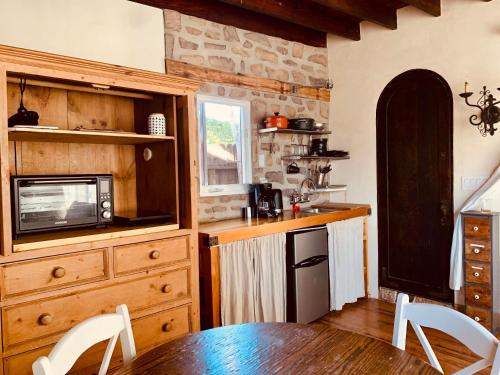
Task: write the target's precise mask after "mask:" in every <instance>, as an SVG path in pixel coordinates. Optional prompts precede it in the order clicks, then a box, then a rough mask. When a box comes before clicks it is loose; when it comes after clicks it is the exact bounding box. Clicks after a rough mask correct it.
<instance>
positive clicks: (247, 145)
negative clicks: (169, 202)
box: [196, 94, 252, 197]
mask: <svg viewBox="0 0 500 375" xmlns="http://www.w3.org/2000/svg"><path fill="white" fill-rule="evenodd" d="M205 103H214V104H226V105H233V106H239V107H241V116H240V138H241V140H240V143H241V155H239V156H240V158H241V174H242V178H243V182H242V183H241V184H225V185H206V184H205V183H206V180H207V171H208V170H207V165H206V161H207V147H206V139H207V138H206V124H205V114H204V108H205V107H204V104H205ZM196 108H197V126H198V133H199V137H200V138H199V142H198V160H199V163H198V164H199V173H200V179H199V181H200V196H201V197H211V196H220V195H237V194H246V193H248V191H249V185H250V183H251V182H252V134H251V123H250V102H249V101H246V100H237V99H228V98H224V97H218V96H210V95H202V94H198V95H196Z"/></svg>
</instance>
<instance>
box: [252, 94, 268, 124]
mask: <svg viewBox="0 0 500 375" xmlns="http://www.w3.org/2000/svg"><path fill="white" fill-rule="evenodd" d="M250 107H251V110H250V117H251V122H252V124H258V125H259V126H260V125H261V124H263V122H264V119H265V118H266V116H267V104H266V102H265V101H264V100H262V99H253V100H252V101H251V102H250Z"/></svg>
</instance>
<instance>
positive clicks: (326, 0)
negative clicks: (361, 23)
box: [313, 0, 398, 30]
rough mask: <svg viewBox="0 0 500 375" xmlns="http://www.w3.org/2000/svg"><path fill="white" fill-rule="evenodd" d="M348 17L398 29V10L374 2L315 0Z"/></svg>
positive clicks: (366, 0)
mask: <svg viewBox="0 0 500 375" xmlns="http://www.w3.org/2000/svg"><path fill="white" fill-rule="evenodd" d="M313 1H314V2H316V3H318V4H322V5H324V6H326V7H328V8H331V9H333V10H336V11H338V12H341V13H344V14H346V15H349V16H352V17H355V18H359V19H361V20H366V21H370V22H373V23H376V24H378V25H381V26H384V27H387V28H389V29H392V30H395V29H397V27H398V18H397V13H396V9H392V8H389V7H387V6H384V5H383V4H380V3H375V2H374V1H373V0H313Z"/></svg>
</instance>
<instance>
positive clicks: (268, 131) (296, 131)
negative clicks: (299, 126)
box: [259, 128, 332, 135]
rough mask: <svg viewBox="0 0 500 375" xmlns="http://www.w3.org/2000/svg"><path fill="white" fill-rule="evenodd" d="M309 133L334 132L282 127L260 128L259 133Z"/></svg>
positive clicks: (322, 133)
mask: <svg viewBox="0 0 500 375" xmlns="http://www.w3.org/2000/svg"><path fill="white" fill-rule="evenodd" d="M270 133H272V134H276V133H277V134H309V135H324V134H332V132H331V131H329V130H295V129H280V128H265V129H259V134H270Z"/></svg>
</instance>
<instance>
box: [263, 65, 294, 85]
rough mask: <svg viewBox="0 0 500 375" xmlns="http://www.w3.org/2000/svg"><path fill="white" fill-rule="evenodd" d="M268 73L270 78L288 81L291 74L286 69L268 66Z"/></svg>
mask: <svg viewBox="0 0 500 375" xmlns="http://www.w3.org/2000/svg"><path fill="white" fill-rule="evenodd" d="M266 74H267V77H268V78H271V79H276V80H278V81H282V82H287V81H288V78H289V74H288V72H287V71H286V70H284V69H273V68H270V67H268V66H266Z"/></svg>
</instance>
